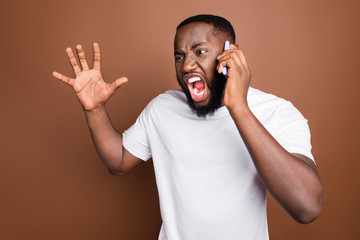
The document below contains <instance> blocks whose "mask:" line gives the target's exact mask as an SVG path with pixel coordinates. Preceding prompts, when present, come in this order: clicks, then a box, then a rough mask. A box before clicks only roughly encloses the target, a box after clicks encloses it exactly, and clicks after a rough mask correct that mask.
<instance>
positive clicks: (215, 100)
mask: <svg viewBox="0 0 360 240" xmlns="http://www.w3.org/2000/svg"><path fill="white" fill-rule="evenodd" d="M177 80H178V83H179V85H180V87H181V89H182V90H183V92H184V93H185V95H186V98H187V102H188V104H189V106H190V108H191V110H192V111H193V112H194V113H195V114H196V115H197V116H198V117H202V118H205V117H206V116H207V115H209V116H212V115H214V113H215V111H216V110H217V109H218V108H220V107H221V106H222V100H223V97H224V90H225V86H226V80H227V79H226V77H225V76H224V75H223V74H220V73H218V72H214V75H213V78H212V79H211V80H210V81H209V79H207V77H206V76H204V80H205V83H206V85H207V87H208V89H209V90H210V96H209V103H208V104H207V105H205V106H197V105H196V103H195V101H194V100H193V99H192V97H191V94H190V91H189V89H188V87H187V85H184V84H183V83H182V82H181V80H180V79H179V78H178V77H177Z"/></svg>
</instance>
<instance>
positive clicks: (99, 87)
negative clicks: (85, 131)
mask: <svg viewBox="0 0 360 240" xmlns="http://www.w3.org/2000/svg"><path fill="white" fill-rule="evenodd" d="M76 50H77V53H78V57H79V60H80V63H81V67H82V69H81V68H80V66H79V65H78V62H77V60H76V58H75V56H74V54H73V52H72V50H71V48H67V49H66V53H67V55H68V58H69V60H70V63H71V65H72V67H73V69H74V71H75V74H76V78H75V79H74V78H69V77H66V76H64V75H62V74H60V73H58V72H54V73H53V76H54V77H55V78H57V79H59V80H61V81H63V82H65V83H67V84H68V85H70V86H71V87H72V88H73V89H74V91H75V93H76V95H77V97H78V100H79V102H80V104H81V106H82V108H83V110H84V112H85V116H86V120H87V124H88V126H89V129H90V133H91V137H92V140H93V143H94V146H95V148H96V151H97V152H98V154H99V156H100V158H101V160H102V161H103V163H104V164H105V166H106V167H107V168H108V169H109V171H110V172H111V173H112V174H117V175H122V174H124V173H126V172H128V171H130V170H131V169H133V168H134V167H136V166H137V165H138V164H140V163H141V162H142V160H141V159H138V158H136V157H135V156H133V155H132V154H130V153H129V152H128V151H127V150H126V149H124V147H123V146H122V136H121V134H120V133H119V132H118V131H117V130H116V129H115V128H114V127H113V125H112V123H111V120H110V118H109V115H108V114H107V112H106V109H105V103H106V102H107V100H109V98H110V97H111V96H112V94H114V92H115V91H116V90H117V89H118V88H119V87H120V86H121V85H122V84H124V83H125V82H127V78H125V77H122V78H119V79H117V80H115V81H114V82H113V83H110V84H108V83H106V82H105V81H104V80H103V78H102V75H101V70H100V48H99V45H98V44H97V43H94V44H93V50H94V67H93V69H89V66H88V64H87V61H86V58H85V53H84V50H83V48H82V46H81V45H77V46H76Z"/></svg>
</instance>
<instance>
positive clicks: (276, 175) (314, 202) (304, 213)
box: [229, 106, 322, 223]
mask: <svg viewBox="0 0 360 240" xmlns="http://www.w3.org/2000/svg"><path fill="white" fill-rule="evenodd" d="M229 112H230V114H231V116H232V118H233V120H234V122H235V124H236V126H237V128H238V130H239V133H240V135H241V137H242V139H243V140H244V143H245V145H246V147H247V149H248V151H249V153H250V155H251V157H252V160H253V162H254V165H255V167H256V169H257V171H258V174H259V176H260V177H261V179H262V181H263V183H264V185H265V186H266V188H267V189H268V190H269V192H270V193H271V194H272V195H273V196H274V198H275V199H276V200H277V201H278V202H279V203H280V204H281V205H282V206H283V207H284V209H285V210H286V211H287V212H288V213H289V214H290V215H291V216H292V217H293V218H294V219H295V220H297V221H299V222H302V223H306V222H310V221H312V220H313V219H315V218H316V217H317V216H318V214H319V212H320V208H321V202H320V201H321V193H322V187H321V182H320V179H319V177H318V175H317V172H316V169H315V167H313V166H312V165H311V164H310V163H307V162H305V161H304V160H302V159H300V158H297V157H295V156H294V155H292V154H290V153H289V152H287V151H286V150H285V149H284V148H283V147H281V145H280V144H279V143H278V142H277V141H276V140H275V139H274V138H273V137H272V136H271V134H270V133H269V132H268V131H267V130H266V129H265V128H264V127H263V126H262V124H261V123H260V122H259V121H258V120H257V119H256V117H255V116H254V115H253V114H252V112H251V111H250V109H249V108H248V107H247V106H245V107H244V106H242V107H237V108H233V109H229Z"/></svg>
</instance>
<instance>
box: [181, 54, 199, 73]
mask: <svg viewBox="0 0 360 240" xmlns="http://www.w3.org/2000/svg"><path fill="white" fill-rule="evenodd" d="M196 68H197V63H196V61H195V59H194V57H193V56H189V55H186V56H185V58H184V62H183V64H182V71H183V72H191V71H192V70H194V69H196Z"/></svg>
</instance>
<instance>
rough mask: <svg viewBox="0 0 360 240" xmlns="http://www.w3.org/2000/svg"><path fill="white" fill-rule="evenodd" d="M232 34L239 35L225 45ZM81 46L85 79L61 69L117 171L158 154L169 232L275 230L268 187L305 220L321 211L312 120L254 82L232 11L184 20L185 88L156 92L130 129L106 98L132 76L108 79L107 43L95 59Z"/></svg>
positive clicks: (165, 235) (229, 235)
mask: <svg viewBox="0 0 360 240" xmlns="http://www.w3.org/2000/svg"><path fill="white" fill-rule="evenodd" d="M226 40H229V41H230V42H231V43H232V44H231V45H230V49H229V50H225V51H223V48H224V43H225V41H226ZM76 49H77V52H78V57H79V60H80V63H81V67H82V70H81V68H80V66H79V65H78V63H77V60H76V58H75V56H74V54H73V52H72V50H71V49H70V48H68V49H67V50H66V52H67V54H68V57H69V59H70V62H71V64H72V66H73V68H74V71H75V74H76V79H73V78H68V77H65V76H63V75H61V74H59V73H57V72H54V74H53V75H54V77H56V78H58V79H60V80H62V81H64V82H66V83H68V84H69V85H70V86H72V87H73V88H74V90H75V92H76V94H77V97H78V99H79V101H80V103H81V105H82V107H83V109H84V111H85V115H86V118H87V123H88V125H89V128H90V132H91V136H92V139H93V142H94V145H95V147H96V150H97V152H98V153H99V156H100V157H101V159H102V161H103V162H104V164H105V165H106V166H107V167H108V169H109V170H110V172H111V173H113V174H117V175H122V174H124V173H126V172H128V171H130V170H131V169H133V168H134V167H135V166H137V165H138V164H140V163H142V162H143V161H146V160H148V159H149V158H151V157H152V158H153V163H154V169H155V175H156V182H157V186H158V191H159V198H160V208H161V216H162V220H163V225H162V227H161V231H160V235H159V239H171V240H173V239H181V240H184V239H206V240H208V239H217V240H218V239H268V230H267V220H266V190H268V191H269V192H270V193H271V194H272V195H273V196H274V198H275V199H276V200H277V201H278V202H279V203H280V205H281V206H282V207H283V208H284V209H285V210H286V211H287V212H288V213H289V215H290V216H291V217H293V218H294V219H295V220H296V221H298V222H300V223H309V222H311V221H313V220H314V219H316V218H317V217H318V215H319V214H320V209H321V194H322V185H321V181H320V179H319V177H318V174H317V171H316V167H315V164H314V161H313V157H312V155H311V144H310V133H309V129H308V126H307V120H306V119H304V118H303V116H302V115H301V114H300V113H299V112H298V111H297V110H296V109H295V108H294V107H293V106H292V104H291V103H289V102H287V101H285V100H283V99H281V98H277V97H275V96H273V95H270V94H266V93H263V92H261V91H259V90H256V89H253V88H250V87H249V84H250V70H249V67H248V64H247V62H246V59H245V56H244V54H243V52H242V51H241V50H240V49H239V47H238V46H237V45H236V44H235V33H234V30H233V28H232V26H231V24H230V23H229V22H228V21H227V20H225V19H224V18H221V17H217V16H213V15H198V16H194V17H191V18H188V19H186V20H185V21H183V22H182V23H181V24H180V25H179V26H178V29H177V32H176V36H175V41H174V57H175V68H176V75H177V79H178V82H179V85H180V86H181V88H182V91H180V90H177V91H167V92H165V93H164V94H161V95H159V96H158V97H156V98H155V99H153V100H152V101H151V102H150V103H149V104H148V106H147V107H146V108H145V109H144V111H143V112H142V113H141V114H140V116H139V117H138V119H137V121H136V123H135V124H134V125H133V126H132V127H131V128H129V129H128V130H127V131H125V132H124V134H123V135H121V134H120V133H118V132H117V131H116V130H115V129H114V127H113V126H112V124H111V121H110V118H109V116H108V115H107V113H106V110H105V103H106V101H107V100H108V99H109V98H110V96H111V95H112V94H113V93H114V92H115V90H116V89H117V88H118V87H120V86H121V85H122V84H123V83H125V82H126V81H127V78H125V77H123V78H119V79H117V80H115V81H114V82H113V83H111V84H107V83H105V82H104V81H103V79H102V76H101V72H100V50H99V46H98V44H96V43H94V45H93V49H94V68H93V69H89V66H88V64H87V62H86V59H85V54H84V51H83V49H82V47H81V46H80V45H78V46H77V47H76ZM224 67H227V70H228V78H226V77H225V76H224V75H222V71H223V68H224ZM121 146H122V147H121Z"/></svg>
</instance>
